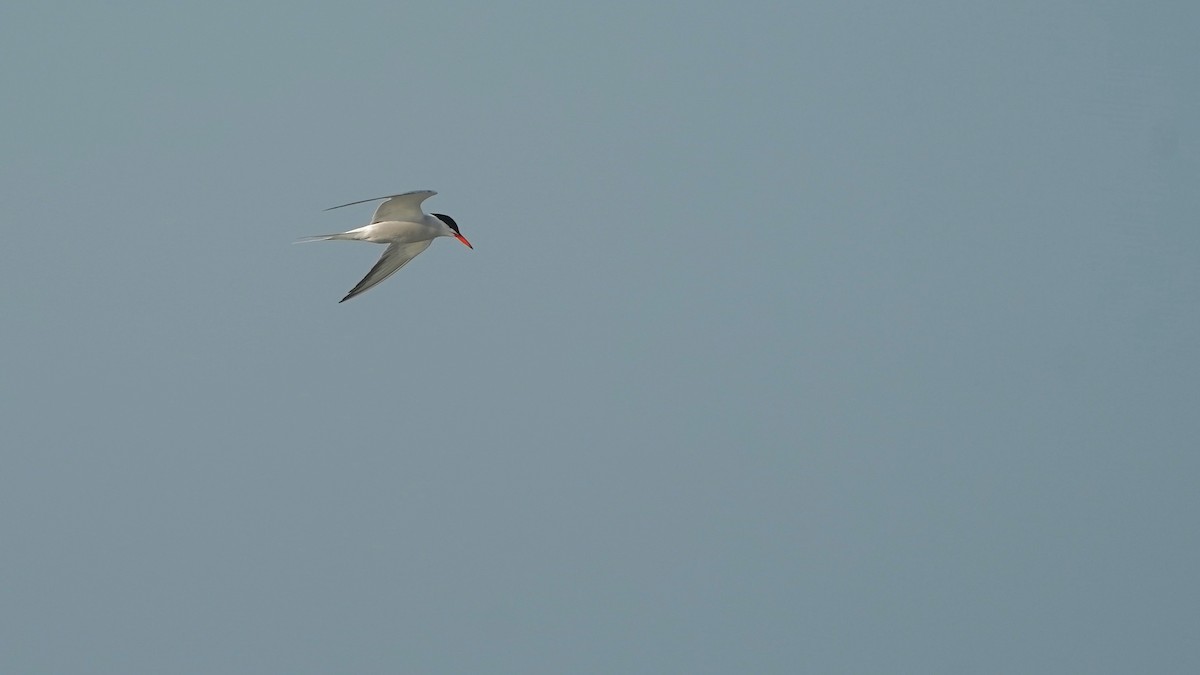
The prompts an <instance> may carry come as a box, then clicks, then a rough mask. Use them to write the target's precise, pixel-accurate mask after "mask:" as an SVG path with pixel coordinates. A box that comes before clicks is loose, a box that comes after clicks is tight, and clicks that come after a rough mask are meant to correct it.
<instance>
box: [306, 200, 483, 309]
mask: <svg viewBox="0 0 1200 675" xmlns="http://www.w3.org/2000/svg"><path fill="white" fill-rule="evenodd" d="M436 194H437V193H436V192H434V191H433V190H415V191H413V192H405V193H404V194H402V195H390V196H387V197H375V198H374V199H363V200H360V201H357V202H350V203H349V204H342V205H340V206H331V207H329V208H327V209H325V210H326V211H332V210H334V209H340V208H342V207H343V206H354V205H355V204H366V203H367V202H374V201H378V200H380V199H386V200H387V201H385V202H384V203H382V204H380V205H379V208H377V209H375V216H374V217H373V218H371V224H370V225H363V226H362V227H359V228H356V229H353V230H350V231H348V232H338V233H336V234H319V235H316V236H315V237H305V238H303V239H300V240H298V241H297V242H296V243H297V244H301V243H305V242H309V241H331V240H336V239H346V240H350V241H369V242H371V243H372V244H387V245H388V247H387V249H386V250H385V251H384V252H383V255H381V256H379V261H378V262H376V263H375V266H374V267H372V268H371V271H370V272H367V276H365V277H363V279H362V281H360V282H358V285H357V286H355V287H354V288H351V289H350V292H349V293H347V294H346V297H344V298H342V299H341V300H338V302H339V303H342V302H345V301H347V300H349V299H350V298H353V297H354V296H356V295H360V294H362V293H365V292H366V291H367V290H369V289H371V288H373V287H374V286H375V285H377V284H378V283H379V282H381V281H383V280H384V279H387V278H388V277H390V276H392V274H394V273H395V272H396V270H398V269H400V268H401V267H404V266H405V265H407V264H408V261H409V260H412V259H413V258H415V257H417V255H418V254H419V253H420V252H421V251H424V250H425V249H427V248H429V245H430V244H432V243H433V240H434V239H437V238H438V237H454V238H455V239H457V240H459V241H461V242H462V243H463V245H464V246H466V247H467V248H469V249H472V250H474V248H475V247H474V246H472V245H471V242H469V241H467V238H466V237H464V236H462V233H461V232H459V231H458V223H456V222H454V219H453V218H451V217H450V216H447V215H446V214H444V213H433V214H429V213H425V212H424V211H422V210H421V202H423V201H425V200H426V199H429V198H430V197H432V196H434V195H436Z"/></svg>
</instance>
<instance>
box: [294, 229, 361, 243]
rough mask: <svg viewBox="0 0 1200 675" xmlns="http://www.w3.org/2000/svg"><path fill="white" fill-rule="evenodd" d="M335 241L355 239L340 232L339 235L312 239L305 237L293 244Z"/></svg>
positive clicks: (320, 236) (315, 236)
mask: <svg viewBox="0 0 1200 675" xmlns="http://www.w3.org/2000/svg"><path fill="white" fill-rule="evenodd" d="M333 239H354V237H353V236H351V235H350V233H348V232H338V233H337V234H318V235H314V236H312V237H303V238H300V239H297V240H296V241H294V242H292V243H293V244H307V243H308V242H310V241H330V240H333Z"/></svg>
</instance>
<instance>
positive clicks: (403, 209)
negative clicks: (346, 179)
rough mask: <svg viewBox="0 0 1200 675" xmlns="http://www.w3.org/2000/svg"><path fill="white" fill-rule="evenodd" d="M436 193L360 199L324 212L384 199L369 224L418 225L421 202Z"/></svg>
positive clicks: (431, 191) (332, 207)
mask: <svg viewBox="0 0 1200 675" xmlns="http://www.w3.org/2000/svg"><path fill="white" fill-rule="evenodd" d="M436 194H437V193H436V192H434V191H433V190H414V191H413V192H405V193H404V194H402V195H389V196H387V197H375V198H374V199H361V200H359V201H357V202H350V203H349V204H339V205H338V206H331V207H329V208H327V209H325V210H326V211H332V210H334V209H340V208H342V207H343V206H354V205H355V204H366V203H367V202H374V201H379V200H380V199H386V200H387V201H386V202H384V203H382V204H380V205H379V208H377V209H375V217H374V218H372V219H371V224H375V223H382V222H384V221H389V220H399V221H401V222H405V223H419V222H421V218H422V217H423V216H424V215H425V214H424V213H423V212H422V211H421V202H423V201H425V200H426V199H429V198H430V197H432V196H434V195H436Z"/></svg>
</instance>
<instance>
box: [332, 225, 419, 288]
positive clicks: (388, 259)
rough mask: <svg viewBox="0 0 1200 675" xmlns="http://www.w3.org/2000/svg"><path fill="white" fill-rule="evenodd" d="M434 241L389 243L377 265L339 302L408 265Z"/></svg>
mask: <svg viewBox="0 0 1200 675" xmlns="http://www.w3.org/2000/svg"><path fill="white" fill-rule="evenodd" d="M432 243H433V240H432V239H426V240H425V241H414V242H412V243H411V244H390V245H388V247H387V250H385V251H384V252H383V255H381V256H379V260H378V261H377V262H376V263H375V266H374V267H372V268H371V271H370V272H367V276H365V277H363V279H362V281H360V282H358V285H357V286H355V287H354V288H351V289H350V292H349V293H347V294H346V297H344V298H342V299H341V300H338V302H345V301H347V300H349V299H350V298H353V297H354V296H356V295H358V294H360V293H365V292H367V291H368V290H369V289H370V288H372V287H373V286H375V285H376V284H378V283H379V282H381V281H383V280H384V279H386V278H388V277H390V276H392V275H393V274H394V273H395V272H396V270H398V269H400V268H401V267H404V266H405V265H407V264H408V261H409V260H412V259H413V258H415V257H417V255H418V254H419V253H420V252H421V251H424V250H425V249H427V248H429V245H430V244H432Z"/></svg>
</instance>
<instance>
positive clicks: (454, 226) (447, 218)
mask: <svg viewBox="0 0 1200 675" xmlns="http://www.w3.org/2000/svg"><path fill="white" fill-rule="evenodd" d="M433 215H434V216H436V217H437V218H438V220H441V221H442V222H443V223H445V224H447V225H449V226H450V229H452V230H454V231H455V232H458V223H456V222H454V219H453V218H451V217H450V216H448V215H446V214H444V213H435V214H433ZM459 234H462V233H461V232H459Z"/></svg>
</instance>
